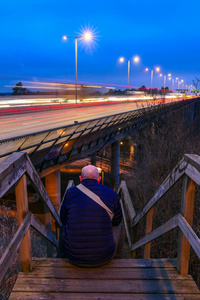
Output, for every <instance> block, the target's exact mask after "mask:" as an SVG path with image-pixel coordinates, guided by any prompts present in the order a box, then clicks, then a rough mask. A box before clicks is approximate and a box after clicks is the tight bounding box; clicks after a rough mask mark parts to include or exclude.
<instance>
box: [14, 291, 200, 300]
mask: <svg viewBox="0 0 200 300" xmlns="http://www.w3.org/2000/svg"><path fill="white" fill-rule="evenodd" d="M22 299H26V300H38V299H41V300H50V299H51V300H64V299H72V300H130V299H133V300H199V295H197V294H186V295H180V294H171V295H166V294H164V295H161V294H129V293H123V294H115V293H113V294H110V293H109V294H104V293H96V294H95V293H84V294H80V293H67V294H63V293H28V292H24V293H23V292H13V293H12V294H11V296H10V298H9V300H22Z"/></svg>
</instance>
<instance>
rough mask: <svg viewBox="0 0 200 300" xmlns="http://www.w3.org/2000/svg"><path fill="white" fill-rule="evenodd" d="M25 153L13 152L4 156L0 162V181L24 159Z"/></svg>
mask: <svg viewBox="0 0 200 300" xmlns="http://www.w3.org/2000/svg"><path fill="white" fill-rule="evenodd" d="M26 155H27V154H26V153H24V152H14V153H12V154H11V155H10V156H8V157H6V158H5V159H4V160H3V161H1V162H0V181H1V180H2V179H3V178H5V177H6V176H7V175H8V174H9V173H10V172H13V171H14V169H15V168H17V167H18V166H20V164H21V163H22V162H23V161H24V160H25V157H26Z"/></svg>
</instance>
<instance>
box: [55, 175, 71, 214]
mask: <svg viewBox="0 0 200 300" xmlns="http://www.w3.org/2000/svg"><path fill="white" fill-rule="evenodd" d="M72 186H74V181H73V180H69V182H68V184H67V187H66V190H65V192H64V195H63V198H62V201H61V203H60V208H59V210H58V214H59V215H60V209H61V205H62V203H63V200H64V199H65V194H66V193H67V190H68V189H69V188H70V187H72Z"/></svg>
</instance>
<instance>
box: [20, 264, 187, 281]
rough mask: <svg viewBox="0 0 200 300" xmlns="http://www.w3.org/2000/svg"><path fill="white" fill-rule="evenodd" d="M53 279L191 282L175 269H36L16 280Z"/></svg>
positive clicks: (21, 274)
mask: <svg viewBox="0 0 200 300" xmlns="http://www.w3.org/2000/svg"><path fill="white" fill-rule="evenodd" d="M31 277H37V278H39V277H41V278H54V279H59V278H60V279H104V280H105V279H121V280H122V279H134V280H135V279H142V280H143V279H154V280H155V279H156V280H166V279H167V280H193V279H192V277H191V276H190V275H178V272H177V271H176V270H175V269H164V268H160V269H159V268H134V269H133V268H124V269H123V268H104V269H103V268H102V269H99V268H87V269H83V268H79V269H75V268H45V267H44V268H41V267H38V268H36V269H35V270H34V271H33V272H31V273H19V275H18V278H31Z"/></svg>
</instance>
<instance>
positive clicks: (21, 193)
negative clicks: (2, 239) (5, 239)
mask: <svg viewBox="0 0 200 300" xmlns="http://www.w3.org/2000/svg"><path fill="white" fill-rule="evenodd" d="M26 176H27V177H28V179H29V182H30V183H31V184H32V185H33V186H34V188H35V190H36V192H37V193H38V194H39V196H40V197H41V199H42V201H43V202H44V204H45V206H46V207H47V208H48V209H49V211H50V213H51V215H52V216H53V217H54V219H55V221H56V223H57V225H58V226H61V221H60V218H59V215H58V213H57V211H56V209H55V207H54V205H53V203H52V201H51V199H50V197H49V195H48V194H47V191H46V190H45V187H44V186H43V184H42V182H41V180H40V177H39V176H38V174H37V172H36V170H35V168H34V166H33V164H32V162H31V160H30V158H29V156H28V155H27V153H22V152H17V153H13V154H12V155H10V156H9V157H8V158H6V159H5V160H4V161H2V162H1V163H0V197H2V196H3V195H4V194H5V193H6V192H8V191H9V189H11V188H12V187H14V186H15V185H16V184H17V185H16V188H15V191H16V202H17V215H18V224H19V229H18V230H17V232H16V234H15V236H14V238H13V239H12V241H11V243H10V244H9V246H8V248H7V249H6V251H5V253H4V254H3V256H2V258H1V260H0V269H1V276H0V281H1V280H2V278H3V276H4V275H5V273H6V271H7V269H8V268H9V266H10V263H11V261H12V258H13V257H14V255H15V254H16V252H17V250H18V248H19V247H20V254H21V264H22V270H23V271H24V272H27V271H31V269H32V257H31V241H30V231H29V228H30V226H32V227H33V228H35V229H36V230H37V231H38V232H39V233H40V234H42V235H43V236H44V237H45V238H46V239H47V240H48V241H50V242H51V243H52V244H53V245H54V246H56V247H58V241H57V240H56V238H55V237H54V236H53V235H52V233H51V232H50V231H48V230H47V229H46V228H45V227H44V226H43V225H42V224H41V223H40V222H39V220H37V218H36V217H35V216H34V215H33V214H31V213H30V212H29V211H28V198H27V183H26Z"/></svg>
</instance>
